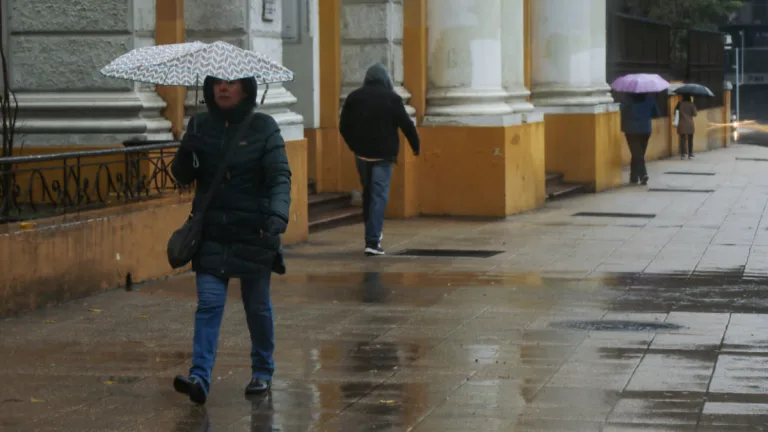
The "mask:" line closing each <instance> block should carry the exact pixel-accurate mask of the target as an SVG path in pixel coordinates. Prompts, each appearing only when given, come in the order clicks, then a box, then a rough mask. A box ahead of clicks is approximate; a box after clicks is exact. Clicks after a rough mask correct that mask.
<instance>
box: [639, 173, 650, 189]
mask: <svg viewBox="0 0 768 432" xmlns="http://www.w3.org/2000/svg"><path fill="white" fill-rule="evenodd" d="M640 184H641V185H643V186H645V185H647V184H648V176H647V175H644V176H643V178H641V179H640Z"/></svg>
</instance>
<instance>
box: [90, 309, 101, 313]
mask: <svg viewBox="0 0 768 432" xmlns="http://www.w3.org/2000/svg"><path fill="white" fill-rule="evenodd" d="M88 312H96V313H100V312H104V311H102V310H101V309H88Z"/></svg>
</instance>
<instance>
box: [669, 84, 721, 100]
mask: <svg viewBox="0 0 768 432" xmlns="http://www.w3.org/2000/svg"><path fill="white" fill-rule="evenodd" d="M675 93H677V94H679V95H686V96H706V97H715V94H714V93H712V90H710V89H708V88H707V87H705V86H703V85H701V84H684V85H681V86H680V87H678V88H676V89H675Z"/></svg>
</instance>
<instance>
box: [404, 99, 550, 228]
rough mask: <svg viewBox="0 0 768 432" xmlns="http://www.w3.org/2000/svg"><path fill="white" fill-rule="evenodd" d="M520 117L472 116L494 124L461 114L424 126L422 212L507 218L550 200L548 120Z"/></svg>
mask: <svg viewBox="0 0 768 432" xmlns="http://www.w3.org/2000/svg"><path fill="white" fill-rule="evenodd" d="M518 116H520V117H521V119H522V120H523V121H521V122H519V123H517V124H513V122H512V120H513V119H510V118H507V116H499V117H490V118H474V119H473V121H472V123H475V124H481V125H493V126H481V127H478V126H472V125H466V124H462V122H464V121H465V120H466V119H457V120H455V121H454V123H453V124H451V123H450V122H448V121H441V122H439V123H435V122H432V123H430V124H429V126H427V125H425V126H424V127H422V128H420V134H421V137H422V148H423V150H422V157H421V160H420V161H419V162H420V163H419V172H418V177H419V178H418V181H419V183H418V202H419V207H420V212H421V214H424V215H450V216H484V217H504V216H508V215H513V214H516V213H520V212H523V211H527V210H533V209H536V208H539V207H541V206H542V205H543V204H544V199H545V196H546V185H545V183H546V175H545V170H544V160H545V159H544V122H543V121H541V116H540V115H537V114H535V113H533V114H529V115H518ZM512 117H513V118H514V117H515V116H512ZM443 120H446V119H443Z"/></svg>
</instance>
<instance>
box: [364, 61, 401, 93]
mask: <svg viewBox="0 0 768 432" xmlns="http://www.w3.org/2000/svg"><path fill="white" fill-rule="evenodd" d="M363 84H364V85H380V86H384V87H385V88H386V89H387V90H394V89H395V86H394V85H393V84H392V78H390V76H389V71H387V68H386V67H384V65H383V64H381V63H376V64H375V65H373V66H371V67H369V68H368V71H367V72H366V73H365V80H364V81H363Z"/></svg>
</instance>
